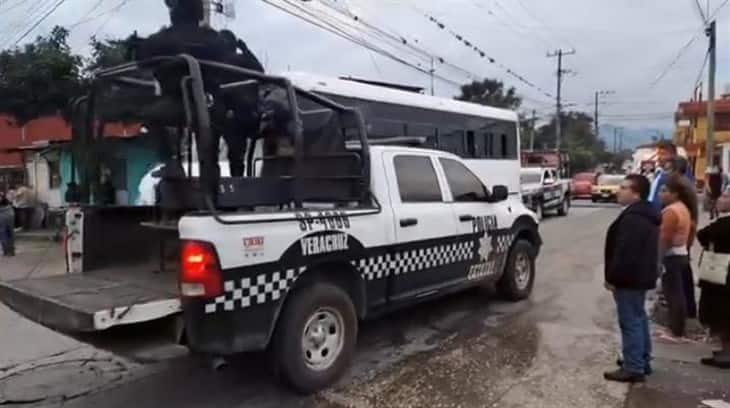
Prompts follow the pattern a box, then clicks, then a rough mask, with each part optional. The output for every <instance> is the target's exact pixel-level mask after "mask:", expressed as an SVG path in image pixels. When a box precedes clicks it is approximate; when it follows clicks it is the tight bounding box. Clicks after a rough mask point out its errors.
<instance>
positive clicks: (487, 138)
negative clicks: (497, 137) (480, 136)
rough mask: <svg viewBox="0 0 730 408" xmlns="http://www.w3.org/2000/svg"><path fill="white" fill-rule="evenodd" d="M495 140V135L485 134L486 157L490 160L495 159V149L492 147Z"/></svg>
mask: <svg viewBox="0 0 730 408" xmlns="http://www.w3.org/2000/svg"><path fill="white" fill-rule="evenodd" d="M493 140H494V134H492V133H490V132H486V133H484V157H486V158H489V159H491V158H493V157H494V148H493V146H492V142H493Z"/></svg>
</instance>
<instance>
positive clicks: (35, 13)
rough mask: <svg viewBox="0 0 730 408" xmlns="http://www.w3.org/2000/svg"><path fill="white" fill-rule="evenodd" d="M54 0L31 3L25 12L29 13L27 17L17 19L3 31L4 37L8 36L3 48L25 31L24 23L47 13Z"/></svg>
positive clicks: (39, 0)
mask: <svg viewBox="0 0 730 408" xmlns="http://www.w3.org/2000/svg"><path fill="white" fill-rule="evenodd" d="M44 1H45V2H44ZM54 1H56V0H36V1H35V2H34V3H32V4H30V5H29V6H28V7H27V8H26V9H25V13H26V14H27V16H26V18H22V19H21V18H19V19H17V20H16V21H15V23H13V24H11V25H10V26H8V28H7V29H6V30H4V31H3V37H6V40H5V41H4V43H3V47H2V48H5V47H7V46H8V45H10V44H11V43H12V41H13V38H16V37H17V36H19V35H20V33H21V32H23V30H24V29H25V28H23V27H24V23H27V22H29V21H30V22H32V21H34V20H35V19H36V18H39V17H41V15H42V14H43V13H45V11H47V10H49V7H50V6H51V5H52V4H53V2H54ZM44 10H45V11H44ZM32 24H33V23H30V24H28V25H25V27H26V28H27V27H29V26H30V25H32Z"/></svg>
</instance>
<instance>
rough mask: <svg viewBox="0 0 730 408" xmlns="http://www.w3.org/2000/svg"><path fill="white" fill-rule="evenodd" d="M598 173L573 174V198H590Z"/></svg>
mask: <svg viewBox="0 0 730 408" xmlns="http://www.w3.org/2000/svg"><path fill="white" fill-rule="evenodd" d="M597 179H598V175H597V174H596V173H578V174H576V175H575V176H573V188H572V189H571V192H572V194H573V198H585V199H590V198H591V189H592V188H593V186H594V185H596V180H597Z"/></svg>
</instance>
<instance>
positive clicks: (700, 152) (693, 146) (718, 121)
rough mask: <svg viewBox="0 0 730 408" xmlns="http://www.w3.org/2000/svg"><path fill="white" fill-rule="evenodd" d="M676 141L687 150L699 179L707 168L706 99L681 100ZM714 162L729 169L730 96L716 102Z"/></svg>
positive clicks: (726, 169) (725, 169)
mask: <svg viewBox="0 0 730 408" xmlns="http://www.w3.org/2000/svg"><path fill="white" fill-rule="evenodd" d="M676 125H677V128H676V131H675V134H674V142H675V143H676V144H677V145H678V146H682V147H684V148H685V149H686V150H687V157H688V159H689V162H690V165H691V167H692V169H693V172H694V174H695V175H696V178H697V179H698V181H699V180H702V179H703V178H704V174H705V170H706V169H707V102H706V101H702V102H697V101H692V102H680V104H679V108H678V109H677V114H676ZM715 163H717V164H719V165H720V166H722V168H723V171H725V172H728V171H729V170H730V169H729V167H730V95H723V99H718V100H717V101H716V102H715Z"/></svg>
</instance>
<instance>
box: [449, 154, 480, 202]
mask: <svg viewBox="0 0 730 408" xmlns="http://www.w3.org/2000/svg"><path fill="white" fill-rule="evenodd" d="M439 161H440V162H441V166H442V167H443V168H444V173H445V174H446V180H447V181H448V182H449V188H450V189H451V194H452V195H453V196H454V201H456V202H473V201H486V199H487V190H486V189H485V188H484V185H483V184H482V182H481V181H480V180H479V179H478V178H477V176H475V175H474V173H472V172H471V171H470V170H469V169H468V168H466V166H464V165H463V164H462V163H460V162H458V161H456V160H452V159H440V160H439Z"/></svg>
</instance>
